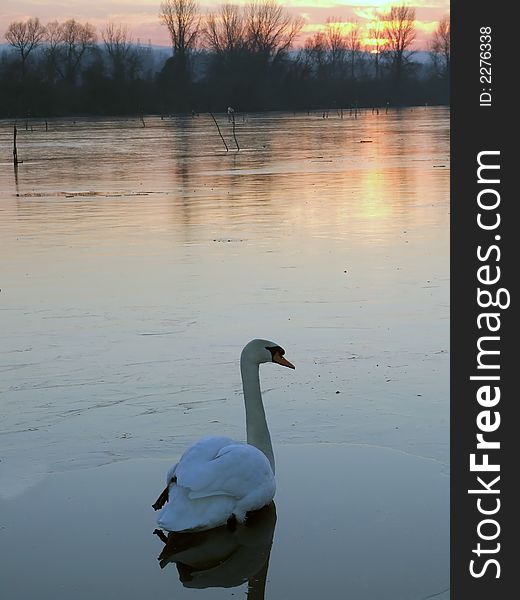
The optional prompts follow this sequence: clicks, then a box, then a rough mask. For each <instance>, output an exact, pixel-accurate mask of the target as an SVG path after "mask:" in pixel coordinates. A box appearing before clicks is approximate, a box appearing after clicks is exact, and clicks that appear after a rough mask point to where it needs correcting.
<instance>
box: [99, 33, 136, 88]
mask: <svg viewBox="0 0 520 600" xmlns="http://www.w3.org/2000/svg"><path fill="white" fill-rule="evenodd" d="M101 37H102V39H103V43H104V46H105V50H106V53H107V55H108V58H109V61H110V71H111V73H112V76H113V77H114V79H116V80H118V81H120V82H122V81H125V80H126V79H127V78H129V77H130V78H132V77H134V76H135V72H136V69H137V63H138V54H137V52H136V49H135V46H134V44H133V42H132V38H131V36H130V35H129V33H128V28H127V27H126V26H125V25H121V24H117V25H116V24H115V23H108V24H107V25H106V26H105V27H104V28H103V29H102V30H101Z"/></svg>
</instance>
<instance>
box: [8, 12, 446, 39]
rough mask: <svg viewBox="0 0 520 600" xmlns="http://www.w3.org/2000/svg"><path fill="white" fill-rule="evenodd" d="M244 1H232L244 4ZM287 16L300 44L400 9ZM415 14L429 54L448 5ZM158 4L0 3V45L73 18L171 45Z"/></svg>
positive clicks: (365, 24)
mask: <svg viewBox="0 0 520 600" xmlns="http://www.w3.org/2000/svg"><path fill="white" fill-rule="evenodd" d="M228 1H229V0H228ZM245 2H246V0H236V1H235V0H232V3H234V4H244V3H245ZM281 3H282V4H283V5H284V6H285V7H286V8H287V10H289V11H290V12H291V13H293V14H295V15H299V16H301V17H303V18H304V19H305V26H304V27H303V30H302V34H301V35H300V38H299V43H300V44H301V42H302V41H303V40H304V39H305V38H306V37H307V36H309V35H311V34H313V33H314V32H316V31H318V30H319V29H320V28H322V27H323V24H324V23H325V21H326V20H327V19H328V18H329V17H335V18H337V19H338V20H339V21H351V20H356V21H358V22H359V24H360V25H361V26H362V27H368V26H369V25H370V24H371V23H373V21H374V14H375V12H376V11H385V10H387V9H388V8H389V7H390V6H392V5H396V4H401V0H397V1H394V2H380V1H377V0H356V1H355V2H352V1H350V0H345V1H342V0H284V1H283V2H281ZM405 3H406V4H407V5H408V6H411V7H414V8H415V11H416V19H417V22H416V28H417V41H416V49H419V50H424V49H426V44H427V42H426V40H427V39H428V37H429V36H430V34H431V32H432V31H433V30H434V29H435V27H436V26H437V22H438V21H439V19H440V18H441V17H442V16H443V15H445V14H448V13H449V5H450V3H449V0H409V1H408V2H405ZM219 4H222V1H221V0H200V6H201V10H202V12H203V13H204V12H207V11H208V10H211V9H212V8H214V7H216V6H218V5H219ZM159 6H160V0H2V1H1V3H0V36H1V37H0V40H1V41H2V42H4V41H5V38H4V35H3V34H4V32H5V30H6V29H7V26H8V24H9V23H10V22H11V21H18V20H24V19H26V18H28V17H39V18H40V20H41V21H42V22H43V23H46V22H48V21H52V20H54V19H57V20H59V21H64V20H66V19H70V18H75V19H77V20H79V21H83V22H84V21H88V22H90V23H92V24H93V25H94V26H96V27H97V28H100V27H102V26H104V25H105V24H106V23H107V22H108V21H113V22H116V23H124V24H126V25H127V26H128V28H129V31H130V32H131V34H132V36H133V38H134V40H138V39H139V40H140V41H141V42H142V43H148V42H149V41H150V42H151V43H152V44H156V45H163V46H168V45H169V38H168V35H167V32H166V29H165V28H164V27H162V26H161V25H160V24H159V19H158V13H159Z"/></svg>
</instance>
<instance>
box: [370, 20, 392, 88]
mask: <svg viewBox="0 0 520 600" xmlns="http://www.w3.org/2000/svg"><path fill="white" fill-rule="evenodd" d="M375 19H376V20H375V21H374V23H373V24H372V25H371V27H370V28H369V30H368V37H369V38H370V42H371V44H370V46H367V48H366V50H367V51H368V52H370V54H371V55H372V56H373V60H374V76H375V78H376V80H378V79H379V72H380V66H381V57H382V56H383V55H384V52H385V50H386V47H387V40H386V37H385V25H384V21H383V17H382V15H380V14H379V13H376V14H375Z"/></svg>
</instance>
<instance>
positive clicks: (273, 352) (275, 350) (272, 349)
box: [265, 346, 285, 360]
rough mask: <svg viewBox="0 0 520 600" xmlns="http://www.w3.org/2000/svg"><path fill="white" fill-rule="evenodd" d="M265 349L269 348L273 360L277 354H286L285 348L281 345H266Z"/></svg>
mask: <svg viewBox="0 0 520 600" xmlns="http://www.w3.org/2000/svg"><path fill="white" fill-rule="evenodd" d="M265 349H266V350H269V352H270V353H271V358H272V359H273V360H274V357H275V356H276V355H277V354H279V355H280V356H283V355H284V354H285V350H284V349H283V348H282V347H281V346H266V347H265Z"/></svg>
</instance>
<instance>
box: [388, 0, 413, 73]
mask: <svg viewBox="0 0 520 600" xmlns="http://www.w3.org/2000/svg"><path fill="white" fill-rule="evenodd" d="M383 20H384V22H385V33H384V35H385V38H386V40H387V48H386V52H385V55H386V56H387V57H388V59H389V61H390V65H391V68H392V73H393V76H394V78H395V80H396V81H400V80H401V78H402V76H403V71H404V68H405V66H406V65H407V64H408V62H409V60H410V57H411V56H412V54H413V50H411V47H412V45H413V43H414V41H415V34H416V32H415V10H414V9H413V8H410V7H409V6H406V5H404V4H402V5H401V6H392V7H391V8H390V11H389V12H388V13H386V14H385V15H383Z"/></svg>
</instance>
